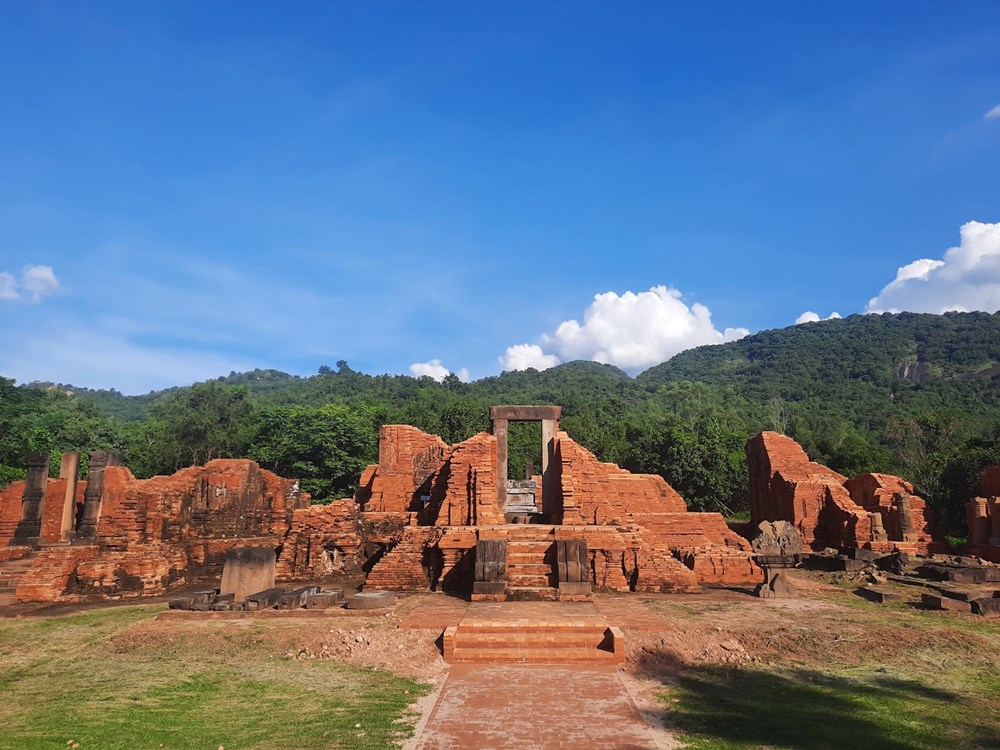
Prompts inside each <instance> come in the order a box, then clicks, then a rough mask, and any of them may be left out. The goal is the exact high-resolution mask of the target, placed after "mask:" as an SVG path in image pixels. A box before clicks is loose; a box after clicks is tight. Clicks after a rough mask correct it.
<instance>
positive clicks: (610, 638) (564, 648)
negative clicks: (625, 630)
mask: <svg viewBox="0 0 1000 750" xmlns="http://www.w3.org/2000/svg"><path fill="white" fill-rule="evenodd" d="M443 646H444V648H443V651H444V659H445V661H446V662H448V663H450V664H456V663H460V662H461V663H468V662H473V663H478V664H565V663H574V664H620V663H621V662H623V661H624V660H625V639H624V635H623V634H622V631H621V630H619V629H618V628H613V627H608V625H607V623H605V622H603V621H600V620H594V621H588V620H568V621H565V622H558V621H552V622H524V621H520V622H518V621H502V620H497V621H492V622H491V621H475V622H465V621H464V620H463V622H461V623H459V624H458V625H453V626H451V627H448V628H446V629H445V631H444V636H443Z"/></svg>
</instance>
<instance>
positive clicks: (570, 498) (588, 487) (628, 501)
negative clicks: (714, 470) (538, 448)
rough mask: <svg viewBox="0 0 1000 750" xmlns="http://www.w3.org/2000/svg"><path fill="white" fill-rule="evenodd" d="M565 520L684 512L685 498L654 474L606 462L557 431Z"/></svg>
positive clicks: (603, 520) (620, 518)
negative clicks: (643, 512) (634, 512)
mask: <svg viewBox="0 0 1000 750" xmlns="http://www.w3.org/2000/svg"><path fill="white" fill-rule="evenodd" d="M555 443H556V444H555V451H554V452H555V459H554V460H555V461H557V462H558V463H559V481H560V484H561V488H562V492H561V495H562V522H563V523H564V524H594V525H602V524H607V523H621V522H623V521H624V519H626V518H627V517H628V516H629V514H630V513H632V512H633V511H637V510H639V509H642V510H643V511H645V512H650V513H668V512H683V511H686V510H687V506H686V505H685V503H684V499H683V498H682V497H681V496H680V495H679V494H678V493H677V491H676V490H674V488H673V487H671V486H670V485H669V484H667V482H666V480H665V479H664V478H663V477H661V476H658V475H654V474H632V473H630V472H628V471H626V470H625V469H622V468H620V467H619V466H617V465H615V464H608V463H603V462H601V461H598V460H597V457H596V456H595V455H594V454H593V453H591V452H590V451H588V450H587V449H586V448H584V447H583V446H582V445H580V444H579V443H577V442H575V441H574V440H573V439H572V438H570V437H569V435H567V434H566V433H565V432H559V433H557V434H556V439H555Z"/></svg>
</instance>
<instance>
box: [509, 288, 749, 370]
mask: <svg viewBox="0 0 1000 750" xmlns="http://www.w3.org/2000/svg"><path fill="white" fill-rule="evenodd" d="M749 333H750V331H748V330H747V329H746V328H727V329H725V331H721V332H720V331H719V330H717V329H716V328H715V326H714V325H713V324H712V313H711V311H710V310H709V309H708V308H707V307H705V306H704V305H702V304H700V303H695V304H693V305H691V306H688V305H687V304H686V303H685V302H684V301H683V300H682V295H681V292H680V291H678V290H677V289H674V288H672V287H667V286H662V285H661V286H654V287H653V288H651V289H650V290H649V291H646V292H638V293H636V292H625V293H624V294H621V295H619V294H617V293H616V292H605V293H603V294H596V295H594V301H593V302H592V303H591V304H590V306H589V307H588V308H587V309H586V310H585V311H584V314H583V323H580V322H579V321H577V320H567V321H565V322H563V323H561V324H560V325H559V327H558V328H556V331H555V333H554V334H552V335H551V336H550V335H543V336H542V337H541V345H536V344H518V345H516V346H512V347H510V348H508V349H507V352H506V353H505V354H504V356H502V357H500V364H501V365H503V367H504V369H505V370H510V369H522V368H523V367H529V366H530V367H535V368H538V369H544V367H551V366H552V365H554V364H557V363H558V362H559V361H567V360H573V359H590V360H594V361H595V362H603V363H606V364H612V365H615V366H617V367H620V368H622V369H623V370H626V371H627V372H630V373H637V372H640V371H641V370H644V369H646V368H647V367H651V366H653V365H657V364H659V363H661V362H665V361H666V360H668V359H670V358H671V357H672V356H674V355H675V354H677V353H678V352H681V351H684V350H685V349H690V348H692V347H695V346H701V345H702V344H721V343H723V342H725V341H735V340H737V339H740V338H743V337H744V336H747V335H749Z"/></svg>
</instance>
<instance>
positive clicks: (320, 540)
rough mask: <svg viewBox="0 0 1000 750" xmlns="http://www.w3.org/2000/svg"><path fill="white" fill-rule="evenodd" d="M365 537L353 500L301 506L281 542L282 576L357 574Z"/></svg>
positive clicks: (278, 570) (279, 567)
mask: <svg viewBox="0 0 1000 750" xmlns="http://www.w3.org/2000/svg"><path fill="white" fill-rule="evenodd" d="M361 552H362V540H361V530H360V518H359V508H358V504H357V503H356V502H354V500H352V499H346V500H337V501H335V502H332V503H330V504H329V505H316V506H312V507H309V508H299V509H297V510H296V511H295V512H294V513H293V514H292V523H291V528H290V529H289V530H288V534H287V535H286V536H285V539H284V541H283V543H282V545H281V554H279V555H278V562H277V568H276V576H277V578H279V579H283V580H289V579H292V580H294V579H299V578H307V577H317V576H319V577H322V576H328V575H333V574H335V573H348V574H350V573H357V572H359V571H360V569H361V563H362V559H361Z"/></svg>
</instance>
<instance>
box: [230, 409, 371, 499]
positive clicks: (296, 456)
mask: <svg viewBox="0 0 1000 750" xmlns="http://www.w3.org/2000/svg"><path fill="white" fill-rule="evenodd" d="M375 434H376V431H375V426H374V419H373V415H372V414H371V413H370V412H368V411H367V410H363V409H352V408H350V407H347V406H341V405H338V404H327V405H326V406H324V407H322V408H319V409H315V408H312V407H302V406H297V407H292V408H282V407H275V408H269V409H265V410H264V411H263V412H261V413H260V415H259V422H258V425H257V428H256V431H255V434H254V436H253V440H252V444H251V446H250V449H249V456H250V457H251V458H253V459H254V460H256V461H258V462H259V463H260V465H261V466H263V467H264V468H266V469H270V470H271V471H274V472H275V473H277V474H280V475H281V476H285V477H295V478H298V479H300V480H301V481H302V489H303V490H304V491H306V492H309V493H310V494H312V496H313V499H314V500H328V499H333V498H337V497H344V496H347V495H350V494H353V491H354V490H355V489H356V488H357V482H358V478H359V477H360V476H361V472H362V471H363V470H364V468H365V466H366V465H368V464H369V463H372V462H373V461H375V460H377V453H378V449H377V446H376V441H375Z"/></svg>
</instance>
